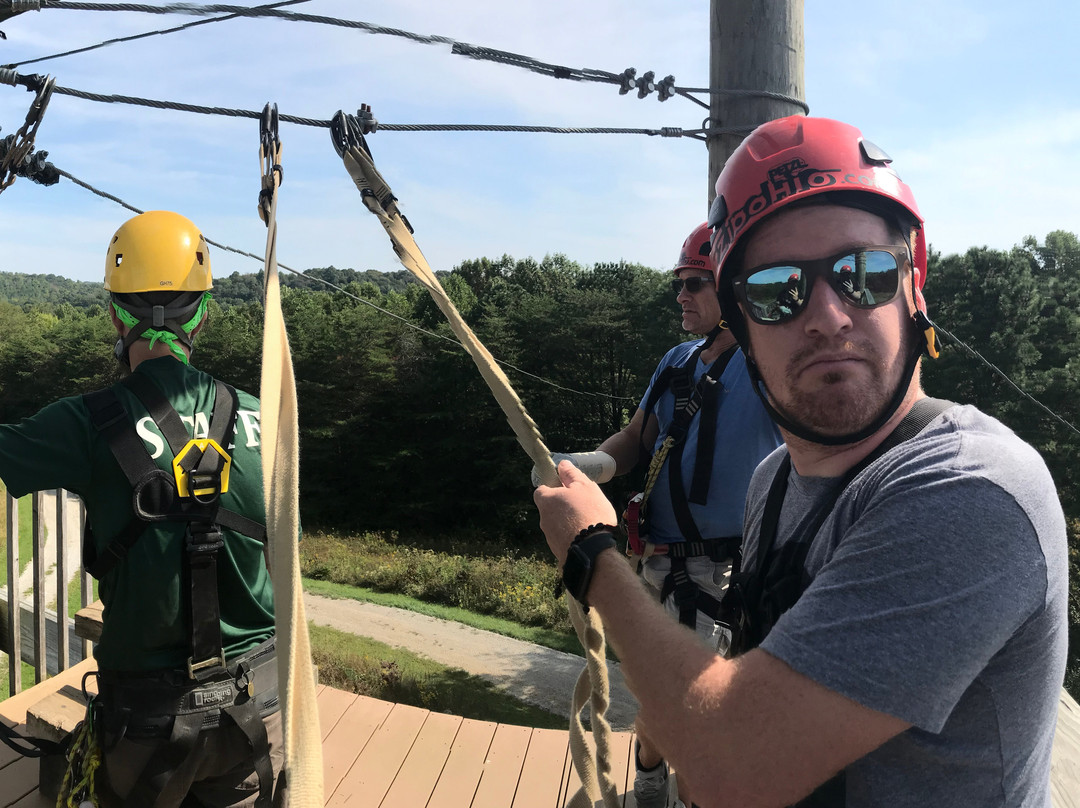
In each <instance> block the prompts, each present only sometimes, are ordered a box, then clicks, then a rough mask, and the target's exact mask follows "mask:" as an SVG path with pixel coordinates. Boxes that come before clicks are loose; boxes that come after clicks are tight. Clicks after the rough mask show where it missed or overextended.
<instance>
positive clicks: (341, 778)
mask: <svg viewBox="0 0 1080 808" xmlns="http://www.w3.org/2000/svg"><path fill="white" fill-rule="evenodd" d="M92 669H93V660H87V661H85V662H81V663H79V664H78V665H76V666H74V667H73V668H70V669H68V670H66V671H64V672H62V673H60V674H58V675H57V676H54V677H52V678H51V679H48V680H46V681H45V682H42V683H41V684H39V685H36V686H34V687H32V688H30V689H28V690H25V691H23V692H22V693H20V694H18V695H17V696H13V697H11V698H10V699H8V700H7V701H3V702H0V721H4V722H5V723H6V724H7V725H8V726H12V725H21V726H22V730H23V731H25V726H24V723H25V721H26V717H27V716H26V713H27V709H28V708H30V707H31V706H34V705H36V704H39V703H40V702H41V700H42V699H43V698H45V697H48V696H49V695H50V694H53V693H63V692H67V693H72V692H73V689H77V688H78V687H79V685H80V682H81V680H82V676H83V674H84V673H85V672H86V671H88V670H92ZM91 681H92V680H91ZM318 703H319V720H320V725H321V730H322V741H323V770H324V773H325V781H324V782H325V797H326V804H327V805H333V806H353V808H361V807H362V808H562V806H565V805H566V803H567V801H568V800H569V798H570V796H571V795H573V793H574V792H575V791H576V790H577V788H578V785H579V783H580V781H579V780H578V778H577V774H576V772H574V771H573V769H572V767H571V765H570V756H569V751H568V734H567V732H566V731H564V730H549V729H535V728H532V727H518V726H511V725H508V724H493V723H491V722H487V721H474V720H472V719H468V718H461V717H460V716H455V715H446V714H443V713H433V712H430V711H429V710H421V709H418V708H416V707H409V706H407V705H403V704H391V703H388V702H384V701H379V700H377V699H372V698H368V697H366V696H357V695H354V694H351V693H345V692H343V691H341V690H336V689H334V688H332V687H326V686H324V685H323V686H320V687H319V688H318ZM67 709H70V708H67ZM76 712H77V711H76ZM62 720H63V722H64V723H65V724H66V725H67V726H72V725H73V724H74V722H75V721H76V720H77V715H75V714H70V713H69V714H68V715H66V716H62ZM30 732H31V733H33V732H40V728H38V727H35V726H33V725H32V726H31V727H30ZM614 740H615V743H614V744H613V746H614V749H615V754H614V758H613V760H612V769H613V771H615V772H616V774H617V781H618V783H619V792H620V794H621V795H622V797H623V806H624V808H635V803H634V796H633V767H632V764H631V761H632V757H631V754H632V752H631V750H632V748H633V733H630V732H619V733H615V736H614ZM1050 779H1051V801H1052V804H1053V806H1054V808H1080V705H1077V703H1076V701H1075V700H1073V699H1072V698H1071V697H1070V696H1069V695H1068V694H1067V693H1065V691H1064V690H1063V691H1062V694H1061V702H1060V706H1059V709H1058V728H1057V735H1056V737H1055V742H1054V759H1053V763H1052V765H1051V778H1050ZM0 808H52V804H51V803H50V802H49V801H47V800H46V799H45V798H44V797H42V796H41V795H40V794H39V793H38V763H37V761H36V760H29V759H27V758H22V757H20V756H19V755H17V754H16V753H14V752H12V751H11V750H10V749H8V748H7V747H6V746H4V745H0Z"/></svg>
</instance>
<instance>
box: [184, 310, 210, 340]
mask: <svg viewBox="0 0 1080 808" xmlns="http://www.w3.org/2000/svg"><path fill="white" fill-rule="evenodd" d="M209 316H210V313H209V312H207V313H206V314H204V315H203V318H202V319H201V320H199V324H198V325H197V326H195V327H194V328H193V329H191V331H190V332H189V333H188V336H189V337H191V339H195V335H196V334H198V333H199V332H200V331H202V327H203V326H204V325H206V318H207V317H209Z"/></svg>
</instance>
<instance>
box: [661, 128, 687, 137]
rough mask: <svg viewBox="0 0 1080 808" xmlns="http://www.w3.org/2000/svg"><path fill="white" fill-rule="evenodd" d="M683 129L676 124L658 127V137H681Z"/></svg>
mask: <svg viewBox="0 0 1080 808" xmlns="http://www.w3.org/2000/svg"><path fill="white" fill-rule="evenodd" d="M682 136H683V130H682V129H681V128H679V127H678V126H662V127H660V137H682Z"/></svg>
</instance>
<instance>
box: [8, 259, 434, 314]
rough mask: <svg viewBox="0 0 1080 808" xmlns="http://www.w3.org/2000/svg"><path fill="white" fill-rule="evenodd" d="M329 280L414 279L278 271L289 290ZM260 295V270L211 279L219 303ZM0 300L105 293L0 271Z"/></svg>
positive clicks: (95, 298)
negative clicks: (297, 273)
mask: <svg viewBox="0 0 1080 808" xmlns="http://www.w3.org/2000/svg"><path fill="white" fill-rule="evenodd" d="M316 279H321V280H324V281H329V282H330V283H332V284H334V285H335V286H340V287H342V288H345V287H347V286H348V285H349V284H350V283H361V284H363V283H370V284H373V285H374V286H375V287H376V288H378V290H379V292H380V293H381V294H386V293H387V292H400V291H402V290H404V289H405V287H406V286H408V285H409V284H410V283H415V282H416V280H415V279H414V278H413V276H412V275H411V274H410V273H409V271H408V270H406V269H399V270H397V271H395V272H379V271H378V270H374V269H367V270H364V271H363V272H360V271H357V270H355V269H337V268H335V267H323V268H321V269H309V270H307V271H306V272H305V273H304V274H303V275H294V274H292V273H291V272H282V273H281V284H282V286H286V287H289V288H293V289H313V290H319V291H322V290H325V291H328V292H333V291H334V290H333V289H332V288H331V287H328V286H326V285H325V284H322V283H319V281H318V280H316ZM261 298H262V272H257V273H253V274H247V275H241V274H240V273H239V272H234V273H233V274H232V275H229V276H227V277H224V278H215V279H214V299H215V300H216V301H217V302H218V303H220V304H221V305H222V306H230V305H236V304H239V303H251V302H253V301H257V300H260V299H261ZM0 300H6V301H7V302H9V303H15V304H17V305H23V304H26V303H50V304H54V305H59V304H61V303H68V304H70V305H72V306H75V307H76V308H79V309H88V308H91V307H93V306H104V305H105V304H106V303H107V302H108V295H107V293H106V292H105V290H104V289H103V288H102V286H101V284H100V283H97V282H90V281H73V280H71V279H70V278H62V277H60V276H59V275H25V274H23V273H20V272H0Z"/></svg>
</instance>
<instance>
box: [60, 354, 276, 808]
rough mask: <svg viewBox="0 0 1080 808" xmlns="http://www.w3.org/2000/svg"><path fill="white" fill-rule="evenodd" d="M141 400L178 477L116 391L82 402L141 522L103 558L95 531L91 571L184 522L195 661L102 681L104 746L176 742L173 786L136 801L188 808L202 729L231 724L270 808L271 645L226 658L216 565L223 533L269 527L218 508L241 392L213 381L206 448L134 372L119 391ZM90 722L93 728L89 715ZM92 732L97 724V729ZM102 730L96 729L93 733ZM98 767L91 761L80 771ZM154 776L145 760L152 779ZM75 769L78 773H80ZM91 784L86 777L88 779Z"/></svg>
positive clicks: (149, 790)
mask: <svg viewBox="0 0 1080 808" xmlns="http://www.w3.org/2000/svg"><path fill="white" fill-rule="evenodd" d="M120 383H121V384H122V385H123V386H124V387H125V388H126V389H127V390H128V391H129V392H130V393H131V394H132V395H134V396H135V398H136V399H137V400H138V401H140V402H141V403H142V405H143V407H144V408H145V409H146V411H147V412H148V413H149V414H150V417H151V418H152V419H153V420H154V423H155V424H157V426H158V429H159V430H160V431H161V434H162V435H163V437H164V438H165V440H166V441H167V443H168V444H169V448H170V449H171V450H172V453H173V456H174V460H173V461H172V464H171V470H170V471H165V470H164V469H161V468H159V467H158V466H157V464H156V463H155V462H154V460H153V459H152V458H151V456H150V454H149V452H148V451H147V449H146V446H145V444H144V443H143V440H142V439H141V438H140V437H139V436H138V434H137V433H136V431H135V426H134V424H133V423H132V420H131V417H130V415H129V413H128V412H127V411H126V410H125V409H124V407H123V405H122V404H121V402H120V400H119V398H118V396H117V395H116V392H115V391H114V390H113V389H112V388H106V389H105V390H99V391H97V392H95V393H88V394H86V395H85V396H84V397H83V400H84V402H85V403H86V407H87V409H88V411H89V413H90V421H91V424H92V425H93V426H94V428H95V429H96V430H97V431H98V432H99V433H100V434H101V435H102V437H103V438H104V439H105V441H106V443H107V445H108V446H109V450H110V451H111V452H112V455H113V457H114V458H115V459H116V462H117V463H118V464H119V466H120V469H121V470H122V471H123V473H124V476H125V477H126V478H127V480H128V483H129V484H130V485H131V487H132V508H133V511H134V516H133V518H132V519H131V521H130V522H129V523H128V525H127V526H126V527H125V528H124V529H123V530H122V531H121V532H120V534H119V535H118V536H116V537H115V538H114V539H113V540H112V541H111V542H110V543H109V544H108V545H107V546H106V547H105V550H104V551H103V552H101V553H99V552H98V551H97V545H96V542H95V539H94V535H93V531H92V529H91V528H90V526H89V524H88V525H87V527H86V529H85V533H84V536H83V557H84V566H85V569H86V570H87V571H88V572H90V574H91V575H93V576H95V577H96V578H99V579H100V578H101V577H102V576H103V575H105V574H106V573H108V572H109V571H110V570H112V569H113V568H114V567H115V566H116V565H117V564H118V563H121V562H122V561H123V560H124V558H125V557H126V555H127V553H128V551H129V550H130V549H131V547H132V546H134V544H135V543H136V542H137V541H138V540H139V538H140V537H141V536H142V535H143V534H144V533H145V531H146V529H147V528H148V527H149V526H150V525H151V524H153V523H157V522H165V521H168V522H185V523H186V524H187V527H186V532H185V541H184V555H183V564H184V574H183V576H182V578H183V580H185V581H186V582H187V588H188V592H187V596H186V600H187V613H188V617H189V619H188V620H187V621H186V622H187V623H188V624H189V626H190V629H191V644H190V648H191V655H190V656H189V657H188V660H187V664H186V666H185V667H184V668H182V669H178V670H166V671H155V672H151V673H139V674H121V673H116V672H111V671H100V672H99V673H98V679H99V684H100V695H99V697H98V700H99V701H98V702H96V703H99V704H100V711H99V714H98V715H99V716H100V719H101V723H102V728H103V731H102V730H97V732H98V736H99V737H102V736H103V735H104V736H107V737H109V738H113V739H115V740H113V741H112V742H113V743H115V742H116V741H117V740H119V739H120V738H123V737H130V738H140V737H141V738H161V739H165V740H167V744H165V745H163V746H162V747H161V749H159V750H158V751H157V752H156V753H155V756H159V755H160V756H162V757H166V758H167V759H168V760H169V761H170V763H172V764H173V765H172V767H171V774H170V777H169V779H168V781H167V782H166V783H165V784H164V786H159V785H156V784H154V783H151V781H150V779H149V775H145V776H140V778H139V779H138V781H137V782H136V785H135V790H134V791H133V792H132V793H133V795H135V794H137V795H139V799H145V800H146V801H147V804H149V803H151V802H152V803H154V804H156V805H163V806H168V805H179V804H180V802H181V801H182V800H183V798H184V795H185V794H186V793H187V790H188V788H189V787H190V785H191V780H192V778H193V777H194V772H195V768H196V766H197V764H198V755H197V754H196V741H197V739H198V736H199V733H200V732H201V731H202V730H203V729H209V728H213V727H216V726H221V725H222V723H223V722H224V721H225V720H226V716H227V717H228V720H231V721H232V722H233V723H235V724H236V725H237V726H238V727H239V728H240V730H241V731H242V732H243V733H244V735H245V736H246V737H247V739H248V742H249V743H250V745H251V748H252V751H253V757H254V761H255V770H256V772H257V773H258V776H259V797H258V801H257V803H256V804H257V805H259V806H269V805H270V801H271V796H272V793H273V770H272V767H271V764H270V757H269V743H268V739H267V734H266V728H265V726H264V724H263V721H262V719H263V718H264V717H266V716H267V715H270V714H271V713H273V712H274V711H276V709H277V707H278V692H277V675H276V674H277V671H276V668H275V667H274V656H275V655H274V642H273V640H272V639H271V640H269V641H268V642H267V643H264V644H263V645H262V646H259V647H258V648H256V649H254V650H253V651H249V652H248V653H246V654H244V655H241V656H240V657H237V658H236V659H232V660H226V658H225V654H224V651H223V649H222V640H221V614H220V606H219V601H218V576H217V556H218V553H219V551H220V550H221V549H222V548H223V547H224V540H223V538H222V534H221V528H222V527H226V528H230V529H232V530H235V531H238V532H240V533H244V534H245V535H248V536H252V537H254V538H258V539H260V540H265V528H264V527H263V525H261V524H259V523H258V522H255V521H253V520H251V519H248V518H247V517H244V516H241V515H240V514H238V513H235V512H234V511H231V510H229V509H227V508H224V507H222V506H221V504H220V496H221V494H222V493H224V492H225V491H226V490H227V487H228V486H227V470H228V467H229V464H230V462H231V459H230V458H229V456H228V453H227V452H226V451H225V449H224V448H222V447H225V446H228V445H229V441H230V438H231V436H232V434H233V430H234V428H235V424H236V413H237V408H238V399H237V395H236V391H235V390H234V389H233V388H231V387H230V386H228V385H227V384H224V383H223V382H216V389H215V400H214V408H213V413H212V415H211V419H210V423H209V429H208V435H207V437H206V438H199V439H196V438H189V437H188V433H187V428H186V427H185V426H184V423H183V421H181V419H180V415H179V414H178V413H177V412H176V410H175V409H174V408H173V406H172V404H171V403H170V402H169V400H168V398H167V397H166V396H165V395H164V393H162V392H161V391H160V390H159V389H158V387H157V386H156V385H155V384H154V382H153V381H151V380H150V378H149V377H147V376H145V375H144V374H141V373H133V374H132V375H131V376H128V377H127V378H125V379H124V380H123V381H122V382H120ZM91 715H92V714H91V713H88V719H89V717H90V716H91ZM89 723H91V724H92V723H93V721H92V720H91V721H89ZM91 731H93V730H87V732H91ZM93 760H94V758H93V757H92V756H88V755H87V754H85V753H83V754H82V755H81V756H80V758H79V765H81V766H85V765H87V764H88V763H89V762H92V761H93ZM149 770H150V764H149V762H148V764H147V768H146V769H144V773H145V772H147V771H149ZM76 771H78V769H76ZM83 774H84V775H85V771H84V772H83Z"/></svg>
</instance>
